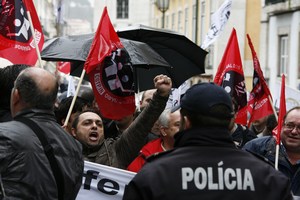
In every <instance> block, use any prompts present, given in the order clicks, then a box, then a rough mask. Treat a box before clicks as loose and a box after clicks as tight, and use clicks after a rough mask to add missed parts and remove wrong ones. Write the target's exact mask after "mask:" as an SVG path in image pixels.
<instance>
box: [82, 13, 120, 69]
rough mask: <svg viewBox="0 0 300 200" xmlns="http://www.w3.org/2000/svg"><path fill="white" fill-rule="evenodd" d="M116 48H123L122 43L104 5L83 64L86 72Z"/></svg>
mask: <svg viewBox="0 0 300 200" xmlns="http://www.w3.org/2000/svg"><path fill="white" fill-rule="evenodd" d="M118 48H123V45H122V43H121V41H120V39H119V36H118V35H117V33H116V32H115V29H114V27H113V25H112V24H111V21H110V19H109V16H108V13H107V8H106V7H105V8H104V10H103V13H102V17H101V19H100V22H99V25H98V28H97V31H96V34H95V37H94V40H93V42H92V45H91V48H90V52H89V55H88V57H87V59H86V62H85V64H84V69H85V70H86V73H88V74H89V73H90V72H91V71H92V70H93V69H95V68H96V67H97V66H98V65H99V64H100V63H101V62H102V61H103V59H104V58H105V57H106V56H109V55H111V53H112V52H113V51H115V50H117V49H118Z"/></svg>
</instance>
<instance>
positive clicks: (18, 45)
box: [0, 0, 44, 65]
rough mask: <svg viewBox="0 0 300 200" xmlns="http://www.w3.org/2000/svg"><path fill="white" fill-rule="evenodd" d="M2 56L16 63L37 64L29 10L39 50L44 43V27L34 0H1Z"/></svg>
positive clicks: (0, 44)
mask: <svg viewBox="0 0 300 200" xmlns="http://www.w3.org/2000/svg"><path fill="white" fill-rule="evenodd" d="M1 7H2V10H1V15H0V21H1V23H0V57H3V58H5V59H7V60H9V61H10V62H12V63H14V64H28V65H35V64H36V62H37V59H38V56H37V53H36V50H35V45H34V39H33V35H32V33H31V30H30V22H29V18H28V16H27V11H29V12H30V15H31V19H32V24H33V27H34V31H35V33H34V35H35V39H36V42H37V44H38V47H39V50H40V51H41V50H42V47H43V44H44V35H43V33H42V27H41V24H40V21H39V18H38V16H37V13H36V10H35V7H34V4H33V2H32V0H23V1H21V0H6V1H2V2H1Z"/></svg>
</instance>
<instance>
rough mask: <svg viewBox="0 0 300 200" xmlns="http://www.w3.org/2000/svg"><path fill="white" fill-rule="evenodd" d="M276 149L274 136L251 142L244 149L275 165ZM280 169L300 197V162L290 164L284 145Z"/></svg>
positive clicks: (281, 147) (279, 161) (280, 152)
mask: <svg viewBox="0 0 300 200" xmlns="http://www.w3.org/2000/svg"><path fill="white" fill-rule="evenodd" d="M275 147H276V141H275V139H274V138H273V136H265V137H261V138H257V139H254V140H251V141H250V142H248V143H246V145H245V146H244V147H243V149H246V150H248V151H251V152H253V153H255V154H258V155H261V156H263V157H265V158H267V159H268V160H269V161H271V162H272V163H275V151H276V148H275ZM278 169H279V171H281V172H282V173H283V174H285V175H286V176H287V177H289V178H290V181H291V189H292V192H293V193H294V195H297V196H300V160H299V161H298V162H297V164H296V165H292V164H291V163H290V162H289V159H288V156H287V154H286V151H285V147H284V146H283V144H281V145H280V148H279V158H278Z"/></svg>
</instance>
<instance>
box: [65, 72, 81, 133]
mask: <svg viewBox="0 0 300 200" xmlns="http://www.w3.org/2000/svg"><path fill="white" fill-rule="evenodd" d="M84 75H85V69H83V70H82V73H81V76H80V79H79V82H78V85H77V88H76V91H75V95H74V97H73V99H72V102H71V105H70V108H69V111H68V114H67V117H66V120H65V123H64V125H63V127H66V126H67V124H68V122H69V119H70V117H71V114H72V110H73V107H74V105H75V101H76V99H77V96H78V93H79V89H80V87H81V83H82V80H83V77H84Z"/></svg>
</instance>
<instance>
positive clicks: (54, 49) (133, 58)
mask: <svg viewBox="0 0 300 200" xmlns="http://www.w3.org/2000/svg"><path fill="white" fill-rule="evenodd" d="M93 38H94V34H86V35H75V36H65V37H58V38H53V39H49V40H47V41H46V42H45V44H44V48H43V50H42V53H41V57H42V59H43V60H47V61H69V62H71V75H75V76H80V75H81V72H82V69H83V65H84V62H85V60H86V58H87V56H88V53H89V50H90V46H91V43H92V41H93ZM120 40H121V42H122V44H123V46H124V48H125V50H126V51H127V52H128V54H129V57H130V62H131V64H132V65H133V67H134V70H135V73H136V74H138V77H139V78H138V79H136V80H135V83H136V85H138V87H137V88H135V90H136V91H138V90H141V91H143V90H147V89H150V88H153V78H154V77H155V76H156V75H157V74H166V73H167V72H166V68H171V66H170V65H169V63H168V62H166V61H165V60H164V59H163V58H162V57H161V56H160V55H159V54H157V53H156V52H155V51H154V50H153V49H152V48H151V47H149V46H148V45H147V44H145V43H143V42H138V41H134V40H128V39H123V38H120ZM153 69H155V70H154V71H155V72H156V73H151V74H150V73H148V72H149V71H152V70H153ZM145 72H146V73H145ZM148 79H150V81H146V80H148Z"/></svg>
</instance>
